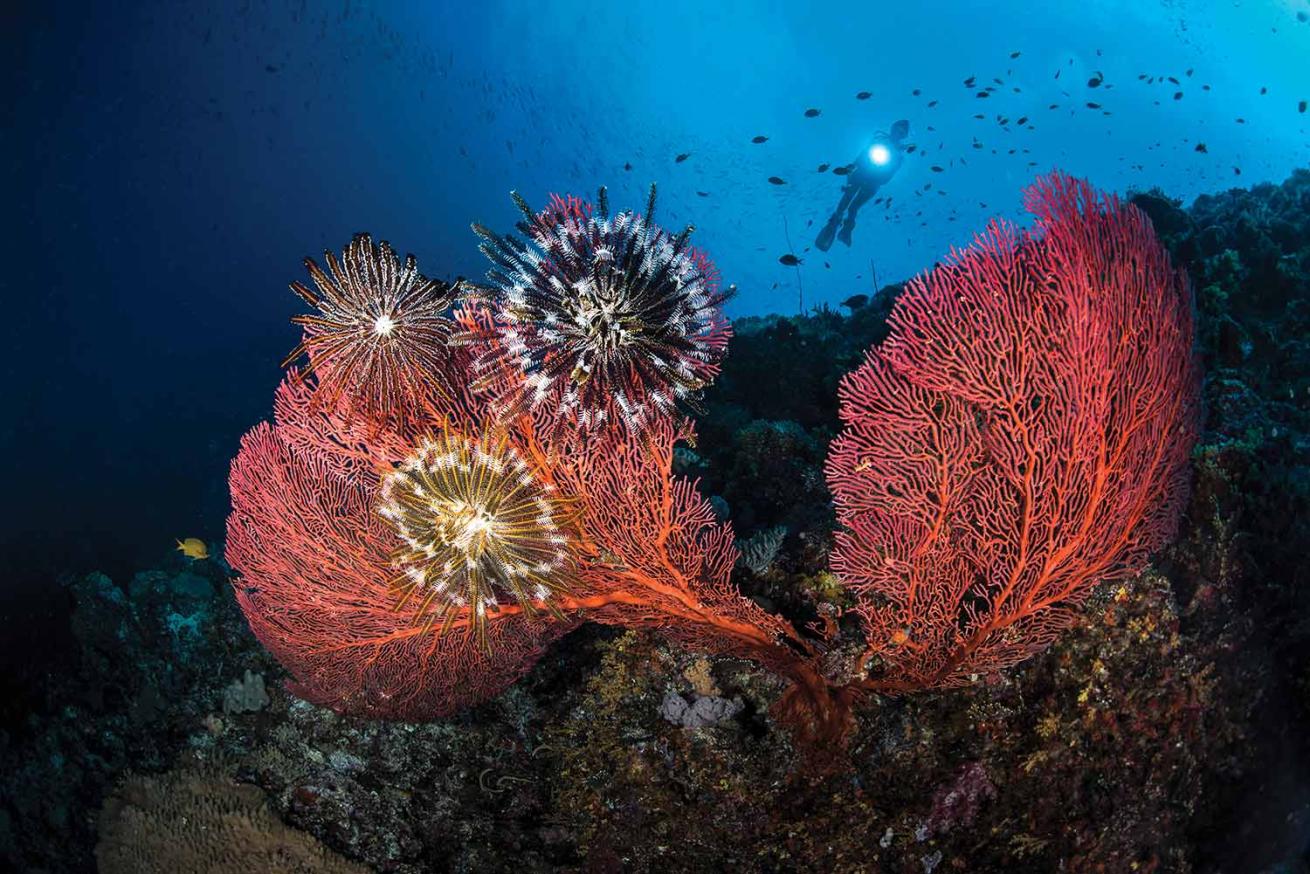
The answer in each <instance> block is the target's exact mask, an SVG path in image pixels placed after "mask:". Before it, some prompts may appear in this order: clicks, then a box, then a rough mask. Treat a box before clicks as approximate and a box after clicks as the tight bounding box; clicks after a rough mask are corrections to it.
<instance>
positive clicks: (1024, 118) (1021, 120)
mask: <svg viewBox="0 0 1310 874" xmlns="http://www.w3.org/2000/svg"><path fill="white" fill-rule="evenodd" d="M1027 123H1028V116H1026V115H1021V116H1019V120H1018V121H1016V122H1015V124H1027Z"/></svg>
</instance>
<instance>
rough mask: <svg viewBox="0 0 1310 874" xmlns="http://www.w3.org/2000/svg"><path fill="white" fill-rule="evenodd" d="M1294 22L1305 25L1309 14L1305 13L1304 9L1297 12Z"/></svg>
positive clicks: (1308, 19) (1309, 18)
mask: <svg viewBox="0 0 1310 874" xmlns="http://www.w3.org/2000/svg"><path fill="white" fill-rule="evenodd" d="M1296 20H1297V21H1299V22H1301V23H1302V24H1305V23H1306V22H1307V21H1310V13H1307V12H1306V11H1305V10H1304V9H1301V10H1298V11H1297V13H1296Z"/></svg>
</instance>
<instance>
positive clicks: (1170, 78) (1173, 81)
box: [1169, 76, 1181, 85]
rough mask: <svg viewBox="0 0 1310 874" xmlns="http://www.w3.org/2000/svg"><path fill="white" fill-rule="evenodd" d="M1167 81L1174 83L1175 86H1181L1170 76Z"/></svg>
mask: <svg viewBox="0 0 1310 874" xmlns="http://www.w3.org/2000/svg"><path fill="white" fill-rule="evenodd" d="M1169 81H1170V82H1172V83H1174V84H1175V85H1178V84H1181V83H1180V82H1179V81H1178V80H1177V79H1175V78H1174V77H1173V76H1170V77H1169Z"/></svg>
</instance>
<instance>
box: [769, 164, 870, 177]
mask: <svg viewBox="0 0 1310 874" xmlns="http://www.w3.org/2000/svg"><path fill="white" fill-rule="evenodd" d="M832 172H833V173H834V174H835V175H837V176H846V175H848V174H849V173H850V172H851V165H850V164H847V165H846V166H844V167H833V168H832ZM770 181H772V180H770Z"/></svg>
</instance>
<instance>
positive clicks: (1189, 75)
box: [1184, 67, 1192, 79]
mask: <svg viewBox="0 0 1310 874" xmlns="http://www.w3.org/2000/svg"><path fill="white" fill-rule="evenodd" d="M1184 75H1186V76H1187V78H1189V79H1190V78H1192V68H1191V67H1188V68H1187V72H1186V73H1185V74H1184Z"/></svg>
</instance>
